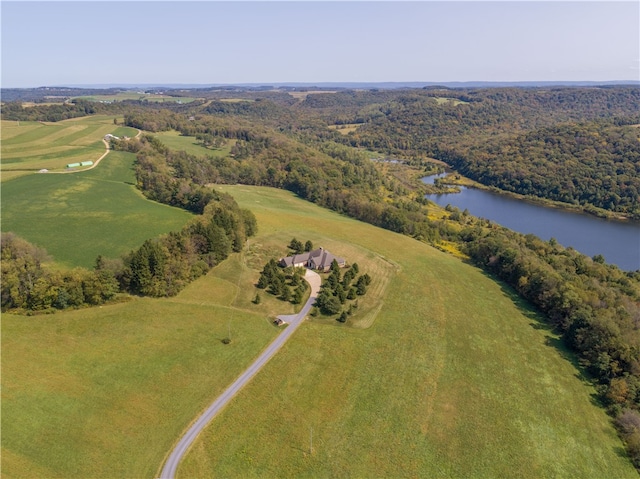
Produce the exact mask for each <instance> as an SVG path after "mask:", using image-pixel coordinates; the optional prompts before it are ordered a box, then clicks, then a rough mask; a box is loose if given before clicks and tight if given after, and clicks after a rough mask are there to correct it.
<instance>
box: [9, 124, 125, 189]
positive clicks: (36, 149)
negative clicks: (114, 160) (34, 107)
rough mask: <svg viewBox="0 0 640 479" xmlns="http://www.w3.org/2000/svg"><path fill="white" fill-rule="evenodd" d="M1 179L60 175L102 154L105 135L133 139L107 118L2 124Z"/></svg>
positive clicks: (123, 129)
mask: <svg viewBox="0 0 640 479" xmlns="http://www.w3.org/2000/svg"><path fill="white" fill-rule="evenodd" d="M0 131H1V132H2V148H1V158H2V161H1V163H0V167H1V170H2V179H3V180H8V179H12V178H15V177H16V176H19V175H23V174H28V173H33V172H37V171H38V170H40V169H42V168H47V169H49V170H51V171H63V170H64V169H65V167H66V165H68V164H69V163H76V162H82V161H95V160H97V159H98V158H100V157H101V156H102V154H103V153H104V152H105V146H104V143H103V142H102V138H103V137H104V135H106V134H107V133H113V134H116V136H118V134H120V135H127V136H134V135H135V134H136V130H134V129H133V128H123V127H118V126H116V125H114V124H113V117H111V116H87V117H82V118H74V119H71V120H65V121H59V122H56V123H44V122H16V121H2V128H1V130H0Z"/></svg>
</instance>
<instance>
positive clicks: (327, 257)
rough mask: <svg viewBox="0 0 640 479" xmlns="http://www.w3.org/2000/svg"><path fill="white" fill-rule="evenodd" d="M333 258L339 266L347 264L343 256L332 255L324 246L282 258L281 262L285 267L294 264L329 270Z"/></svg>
mask: <svg viewBox="0 0 640 479" xmlns="http://www.w3.org/2000/svg"><path fill="white" fill-rule="evenodd" d="M333 260H336V261H337V262H338V266H340V267H341V268H344V267H345V265H346V261H345V260H344V259H343V258H338V257H337V256H334V255H332V254H331V253H329V252H328V251H327V250H325V249H324V248H318V249H316V250H313V251H309V252H308V253H301V254H294V255H293V256H287V257H286V258H281V259H280V262H279V264H280V266H282V267H284V268H287V267H289V266H293V267H294V268H311V269H315V270H319V271H329V268H331V263H333Z"/></svg>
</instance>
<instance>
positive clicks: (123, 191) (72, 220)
mask: <svg viewBox="0 0 640 479" xmlns="http://www.w3.org/2000/svg"><path fill="white" fill-rule="evenodd" d="M100 143H102V142H100ZM103 147H104V145H103ZM134 160H135V156H134V155H133V154H132V153H124V152H119V151H111V152H109V154H108V155H107V156H106V157H105V158H104V159H103V160H102V161H101V162H100V164H99V165H98V166H97V167H96V168H94V169H92V170H88V171H83V172H78V173H73V174H60V175H56V174H52V173H47V174H35V175H28V176H23V177H20V178H15V179H13V180H11V181H6V182H4V183H3V184H2V225H1V227H2V231H12V232H14V233H16V234H17V235H19V236H22V237H23V238H25V239H26V240H27V241H30V242H31V243H33V244H36V245H38V246H40V247H43V248H45V249H46V250H47V251H48V252H49V254H51V255H52V256H53V258H54V260H55V261H56V262H58V263H60V264H62V265H65V266H67V267H73V266H83V267H92V266H93V265H94V264H95V259H96V257H97V256H98V255H103V256H106V257H112V258H115V257H118V256H120V255H121V254H123V253H126V252H128V251H130V250H132V249H134V248H137V247H138V246H140V245H141V244H142V243H143V242H144V241H145V240H146V239H148V238H152V237H155V236H158V235H160V234H162V233H167V232H169V231H176V230H179V229H180V228H182V226H183V225H184V224H186V223H187V221H189V219H190V218H191V217H192V215H191V214H190V213H188V212H186V211H183V210H180V209H177V208H172V207H170V206H167V205H163V204H160V203H155V202H153V201H149V200H147V199H146V198H144V197H143V196H142V193H140V191H138V190H137V189H136V187H135V186H134V185H135V181H136V180H135V175H134V172H133V161H134Z"/></svg>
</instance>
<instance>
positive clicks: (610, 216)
mask: <svg viewBox="0 0 640 479" xmlns="http://www.w3.org/2000/svg"><path fill="white" fill-rule="evenodd" d="M440 163H441V162H439V163H438V164H440ZM461 187H464V188H475V189H478V190H484V191H489V192H491V193H495V194H498V195H504V196H505V197H508V198H512V199H516V200H520V201H525V202H527V203H530V204H534V205H538V206H544V207H545V208H553V209H558V210H564V211H568V212H571V213H586V214H588V215H591V216H595V217H597V218H601V219H607V220H614V221H621V222H630V223H634V222H640V219H634V218H631V217H629V216H628V215H626V214H624V213H619V212H615V211H609V210H605V209H603V208H598V207H596V206H593V205H590V204H587V205H573V204H570V203H564V202H562V201H555V200H550V199H547V198H541V197H539V196H533V195H521V194H519V193H515V192H513V191H506V190H503V189H500V188H497V187H495V186H487V185H484V184H482V183H479V182H477V181H475V180H472V179H471V178H467V177H465V176H463V175H461V174H460V173H458V172H457V171H455V170H453V169H451V168H450V167H448V168H447V169H446V176H443V177H440V178H439V179H438V184H437V185H436V186H434V187H433V188H428V191H427V194H450V193H459V192H460V191H461Z"/></svg>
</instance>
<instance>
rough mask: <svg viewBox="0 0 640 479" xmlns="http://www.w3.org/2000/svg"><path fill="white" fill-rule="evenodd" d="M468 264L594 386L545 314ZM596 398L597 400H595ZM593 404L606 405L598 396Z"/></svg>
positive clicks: (496, 280)
mask: <svg viewBox="0 0 640 479" xmlns="http://www.w3.org/2000/svg"><path fill="white" fill-rule="evenodd" d="M468 264H470V265H472V266H474V267H476V268H478V271H480V272H481V273H482V274H483V275H484V276H485V277H487V278H489V279H491V280H492V281H493V282H495V283H496V284H498V285H499V286H500V290H501V291H502V293H503V294H504V295H505V296H506V297H507V298H509V299H510V300H511V301H512V302H513V304H514V305H515V306H516V307H517V308H518V310H519V311H520V313H522V315H524V316H525V317H526V318H528V319H529V320H531V321H530V323H529V325H530V326H531V327H532V328H533V329H536V330H539V331H545V332H546V333H548V334H547V335H546V338H545V344H546V345H547V346H549V347H551V348H553V349H555V350H556V352H557V353H558V354H559V355H560V356H561V357H562V358H563V359H565V360H566V361H568V362H569V363H571V365H572V366H573V367H574V368H575V369H576V374H575V376H576V377H577V378H578V379H579V380H580V381H582V382H584V383H587V384H594V378H593V376H591V375H590V374H589V373H588V371H586V370H585V369H584V367H583V366H582V364H580V360H579V358H578V356H577V355H576V353H574V352H573V351H572V350H571V349H570V348H569V347H568V346H567V345H566V344H565V342H564V341H563V340H562V338H561V337H559V335H558V332H557V331H556V330H555V329H554V327H553V326H552V325H551V324H550V323H549V322H548V321H547V319H546V318H545V316H544V313H542V312H540V311H538V310H537V309H536V307H535V306H534V305H533V304H531V303H530V302H529V301H527V300H526V299H524V298H523V297H522V296H520V295H519V294H518V292H517V291H516V290H515V289H513V288H512V287H511V286H509V285H508V284H507V283H505V282H504V281H503V280H501V279H500V278H498V277H497V276H494V275H493V274H491V273H490V272H488V271H486V270H484V269H482V268H480V267H478V265H476V264H474V263H472V262H470V261H469V262H468ZM594 398H595V399H594ZM592 402H594V403H595V404H596V405H598V406H599V407H602V408H604V405H603V404H602V402H601V401H600V399H598V396H597V395H592Z"/></svg>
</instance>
